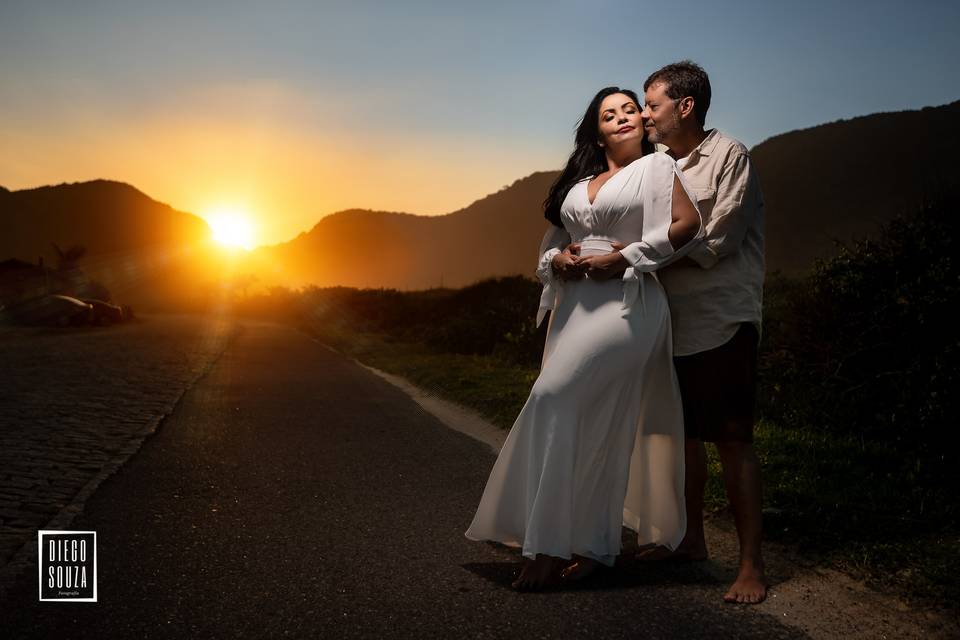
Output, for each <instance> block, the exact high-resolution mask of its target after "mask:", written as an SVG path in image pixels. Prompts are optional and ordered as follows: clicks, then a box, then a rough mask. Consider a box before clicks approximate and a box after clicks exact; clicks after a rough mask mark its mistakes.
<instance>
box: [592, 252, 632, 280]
mask: <svg viewBox="0 0 960 640" xmlns="http://www.w3.org/2000/svg"><path fill="white" fill-rule="evenodd" d="M580 265H581V266H583V267H585V269H586V272H587V277H588V278H590V279H591V280H609V279H610V278H612V277H614V276H619V275H620V274H622V273H623V271H624V269H626V268H627V267H629V266H630V263H629V262H627V259H626V258H624V257H623V254H622V253H620V252H619V251H611V252H610V253H607V254H604V255H602V256H588V257H586V258H582V259H581V260H580Z"/></svg>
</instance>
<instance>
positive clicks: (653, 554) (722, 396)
mask: <svg viewBox="0 0 960 640" xmlns="http://www.w3.org/2000/svg"><path fill="white" fill-rule="evenodd" d="M644 92H645V95H644V100H645V102H646V106H645V108H644V111H643V114H642V117H643V121H644V127H645V129H646V132H647V136H648V139H649V140H650V141H651V142H654V143H657V144H659V145H663V146H665V147H667V149H668V153H669V154H670V155H671V156H672V157H673V158H674V159H676V160H677V164H678V166H680V168H681V169H682V170H683V173H684V176H685V177H686V178H687V179H688V181H689V182H690V184H691V186H692V187H693V191H694V193H695V194H696V196H697V200H698V203H697V206H698V208H699V209H700V213H701V215H702V217H703V220H704V227H705V232H706V235H705V238H704V241H703V243H702V244H701V245H700V246H699V247H697V248H696V249H694V250H693V251H692V252H691V253H690V254H689V255H688V256H687V257H685V258H683V259H681V260H678V261H677V262H675V263H674V264H673V265H671V266H667V267H665V268H663V269H661V270H660V271H659V272H658V273H659V277H660V281H661V283H662V284H663V287H664V289H665V290H666V292H667V297H668V299H669V303H670V313H671V316H672V320H673V340H674V363H675V367H676V371H677V378H678V381H679V383H680V391H681V395H682V398H683V409H684V426H685V429H686V436H687V443H686V503H687V523H688V524H687V535H686V537H685V538H684V540H683V542H681V543H680V546H679V547H678V548H677V549H676V551H674V552H669V551H668V550H666V549H663V548H658V549H652V550H650V551H648V552H646V553H644V554H642V555H641V556H640V557H641V559H647V560H656V559H661V558H665V557H681V558H686V559H691V560H701V559H705V558H706V557H707V547H706V542H705V540H704V532H703V497H704V490H705V487H706V479H707V464H706V451H705V449H704V445H703V443H704V442H705V441H706V442H713V443H714V444H715V445H716V447H717V452H718V454H719V456H720V460H721V463H722V466H723V480H724V485H725V487H726V490H727V496H728V497H729V499H730V503H731V506H732V507H733V512H734V518H735V521H736V526H737V535H738V537H739V540H740V567H739V571H738V575H737V578H736V580H735V581H734V583H733V585H732V586H731V587H730V589H729V590H728V592H727V593H726V595H724V600H726V601H728V602H740V603H758V602H762V601H763V599H764V598H765V597H766V579H765V576H764V566H763V559H762V556H761V552H760V538H761V485H760V465H759V461H758V460H757V456H756V454H755V453H754V450H753V421H754V416H753V411H754V403H755V397H756V367H757V346H758V342H759V334H760V322H761V309H762V302H763V278H764V258H763V196H762V194H761V192H760V185H759V182H758V180H757V175H756V172H755V171H754V169H753V167H752V165H751V162H750V155H749V153H748V151H747V149H746V147H744V146H743V144H741V143H740V142H738V141H736V140H734V139H733V138H730V137H728V136H725V135H724V134H722V133H720V132H719V131H717V130H716V129H711V130H709V131H707V130H705V129H704V124H705V117H706V113H707V109H708V107H709V106H710V93H711V92H710V80H709V78H708V77H707V74H706V72H704V71H703V69H701V68H700V67H699V66H698V65H696V64H693V63H692V62H689V61H684V62H680V63H676V64H671V65H667V66H666V67H664V68H662V69H660V70H659V71H656V72H654V73H653V74H652V75H651V76H650V77H649V78H648V79H647V81H646V82H645V83H644ZM615 248H617V249H622V251H621V253H622V254H623V256H624V259H623V260H621V261H620V262H619V263H615V264H611V265H609V269H608V270H609V271H610V272H611V273H610V274H608V273H599V272H597V273H593V272H591V273H589V275H590V277H595V278H604V277H609V276H610V275H611V274H612V273H615V272H617V271H618V270H622V269H623V268H625V267H626V266H630V265H632V264H634V263H635V261H636V260H638V259H639V258H640V257H641V256H639V255H638V254H637V251H635V245H631V246H629V247H621V246H616V247H615ZM573 250H574V251H575V250H576V248H575V246H574V249H573ZM564 254H566V255H564ZM564 254H560V255H558V256H556V257H555V258H553V260H552V262H551V264H552V266H553V269H554V270H555V271H556V272H557V273H558V274H559V275H560V276H561V277H566V276H565V272H566V271H569V272H570V277H582V275H581V274H578V273H577V270H576V265H575V264H572V263H571V258H570V257H569V256H570V253H569V251H566V252H564ZM573 260H576V258H574V259H573Z"/></svg>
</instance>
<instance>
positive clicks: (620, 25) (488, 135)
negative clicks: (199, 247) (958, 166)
mask: <svg viewBox="0 0 960 640" xmlns="http://www.w3.org/2000/svg"><path fill="white" fill-rule="evenodd" d="M958 33H960V3H957V2H923V1H921V2H914V3H906V2H884V1H881V2H873V3H861V2H847V1H844V0H838V1H836V2H818V1H814V2H806V3H794V2H790V3H787V2H753V1H748V2H737V3H732V2H699V1H690V2H682V3H677V2H673V3H670V2H657V3H653V2H608V1H603V0H600V1H593V2H564V1H561V2H529V3H507V2H484V3H479V2H477V3H469V4H468V3H462V2H406V3H386V2H383V3H374V2H363V1H361V2H350V3H349V4H348V3H323V2H271V3H266V2H260V3H255V2H189V3H188V2H165V3H159V2H149V3H146V2H143V3H140V2H106V1H96V0H91V1H86V2H42V1H36V0H35V1H33V2H19V1H16V0H15V1H11V0H3V2H2V4H0V78H2V84H0V184H2V185H4V186H7V187H8V188H23V187H28V186H35V185H38V184H45V183H52V182H62V181H74V180H85V179H91V178H95V177H108V178H114V179H119V180H124V181H127V182H131V183H132V184H134V185H135V186H138V187H139V188H141V189H142V190H144V191H146V192H147V193H148V194H149V195H151V196H152V197H155V198H157V199H159V200H162V201H166V202H170V203H171V204H173V205H174V206H176V207H178V208H181V209H187V210H194V211H196V212H198V213H201V214H202V210H203V208H204V207H211V206H214V205H215V204H216V203H217V202H225V201H230V200H231V199H233V200H234V201H236V202H244V203H245V204H246V206H247V208H249V209H251V210H252V211H253V215H254V216H261V217H262V216H266V215H268V214H269V215H272V216H275V217H278V219H279V220H280V221H281V222H280V223H278V224H276V225H274V226H273V227H272V232H271V233H270V234H266V235H268V236H275V237H271V239H272V240H280V239H284V238H285V237H288V236H290V235H295V233H296V232H297V231H298V230H302V229H307V228H309V227H310V226H312V224H313V223H315V222H316V220H317V219H318V218H319V217H321V216H322V215H325V214H327V213H331V212H333V211H335V210H338V209H343V208H348V207H353V206H356V207H370V208H381V209H389V210H404V211H410V212H414V213H423V214H439V213H446V212H449V211H452V210H455V209H457V208H459V207H462V206H465V205H467V204H469V203H470V202H471V201H472V200H474V199H476V198H479V197H482V196H484V195H486V194H488V193H490V192H493V191H496V190H497V189H499V188H501V187H502V186H503V185H505V184H509V183H511V182H513V181H514V180H515V179H517V178H520V177H522V176H525V175H527V174H529V173H531V172H533V171H537V170H547V169H554V168H558V167H559V166H560V165H561V164H562V163H563V161H564V159H565V158H566V155H567V154H568V153H569V150H570V145H571V141H572V129H573V127H574V125H575V123H576V120H577V118H578V117H579V116H580V115H581V114H582V111H583V109H584V107H585V106H586V103H587V102H588V101H589V99H590V97H591V96H592V95H593V93H594V92H595V91H596V90H597V89H599V88H601V87H603V86H607V85H610V84H618V85H621V86H625V87H630V88H634V89H637V90H639V89H640V88H641V87H642V84H643V80H644V79H645V78H646V76H647V75H648V74H649V73H650V72H651V71H653V70H655V69H656V68H658V67H660V66H662V65H663V64H666V63H669V62H672V61H675V60H678V59H681V58H691V59H693V60H695V61H697V62H699V63H700V64H702V65H703V66H704V67H705V68H706V70H707V71H708V72H709V73H710V76H711V80H712V83H713V89H714V97H713V105H712V106H711V108H710V113H709V114H708V125H709V126H718V127H720V128H722V129H724V130H725V131H727V132H728V133H730V134H732V135H734V136H736V137H738V138H740V139H741V140H743V141H744V142H745V143H746V144H747V145H748V146H753V145H755V144H757V143H759V142H761V141H762V140H764V139H766V138H768V137H770V136H772V135H776V134H778V133H782V132H785V131H789V130H793V129H798V128H804V127H809V126H813V125H816V124H820V123H824V122H830V121H833V120H837V119H840V118H849V117H854V116H858V115H864V114H867V113H873V112H877V111H891V110H901V109H916V108H920V107H923V106H927V105H939V104H944V103H947V102H951V101H953V100H957V99H960V82H958V81H957V78H958V77H960V74H958V72H957V68H958V65H960V38H958V37H957V34H958ZM267 209H269V210H270V211H269V212H268V211H266V210H267Z"/></svg>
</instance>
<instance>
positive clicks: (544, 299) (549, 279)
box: [537, 224, 570, 327]
mask: <svg viewBox="0 0 960 640" xmlns="http://www.w3.org/2000/svg"><path fill="white" fill-rule="evenodd" d="M568 244H570V234H569V233H567V230H566V229H563V228H561V227H558V226H556V225H554V224H551V225H550V227H549V228H548V229H547V231H546V233H544V234H543V240H541V241H540V261H539V262H538V263H537V279H539V280H540V282H542V283H543V292H542V293H541V294H540V308H539V309H537V326H538V327H539V326H540V323H541V322H543V318H544V317H545V316H546V315H547V311H550V310H552V309H553V308H554V306H556V300H557V286H558V284H559V280H558V279H557V275H556V274H555V273H554V272H553V267H552V266H551V263H552V262H553V257H554V256H555V255H557V254H558V253H560V252H561V251H563V248H564V247H566V246H567V245H568Z"/></svg>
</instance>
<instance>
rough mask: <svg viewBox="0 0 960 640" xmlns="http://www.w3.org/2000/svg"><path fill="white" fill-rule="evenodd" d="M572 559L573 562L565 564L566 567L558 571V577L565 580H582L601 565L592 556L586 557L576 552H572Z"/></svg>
mask: <svg viewBox="0 0 960 640" xmlns="http://www.w3.org/2000/svg"><path fill="white" fill-rule="evenodd" d="M573 559H574V562H573V563H572V564H569V565H567V567H566V568H565V569H564V570H563V571H562V572H561V573H560V577H561V578H563V580H565V581H567V582H576V581H577V580H583V579H584V578H586V577H587V576H589V575H591V574H593V573H594V572H595V571H597V570H598V569H599V568H600V567H601V566H603V564H602V563H600V562H598V561H596V560H594V559H593V558H586V557H584V556H579V555H576V554H574V556H573Z"/></svg>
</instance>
